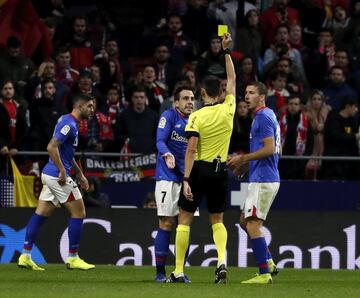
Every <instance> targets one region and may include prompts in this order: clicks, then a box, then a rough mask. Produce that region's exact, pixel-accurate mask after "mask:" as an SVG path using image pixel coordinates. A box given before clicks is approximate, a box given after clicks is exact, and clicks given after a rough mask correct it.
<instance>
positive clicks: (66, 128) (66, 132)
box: [60, 125, 70, 136]
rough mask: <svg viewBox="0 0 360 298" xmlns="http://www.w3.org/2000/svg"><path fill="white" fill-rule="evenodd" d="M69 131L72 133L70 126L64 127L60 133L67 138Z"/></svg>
mask: <svg viewBox="0 0 360 298" xmlns="http://www.w3.org/2000/svg"><path fill="white" fill-rule="evenodd" d="M69 131H70V126H69V125H65V126H63V128H62V129H61V130H60V132H61V133H62V134H63V135H64V136H66V135H67V134H68V132H69Z"/></svg>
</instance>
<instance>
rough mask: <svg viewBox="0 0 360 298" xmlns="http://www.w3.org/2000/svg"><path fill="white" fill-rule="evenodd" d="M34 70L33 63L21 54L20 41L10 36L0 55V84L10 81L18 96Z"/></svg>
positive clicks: (21, 93)
mask: <svg viewBox="0 0 360 298" xmlns="http://www.w3.org/2000/svg"><path fill="white" fill-rule="evenodd" d="M34 70H35V66H34V63H33V62H32V61H31V60H30V59H28V58H27V57H25V56H24V55H23V54H22V53H21V41H20V40H19V39H18V38H16V37H14V36H10V37H9V38H8V39H7V42H6V49H4V50H3V51H2V52H1V53H0V82H4V81H5V80H11V81H12V82H13V84H14V86H15V87H16V89H17V94H18V95H19V96H22V95H23V91H24V88H25V85H26V84H27V82H28V81H29V80H30V78H31V76H32V75H33V72H34Z"/></svg>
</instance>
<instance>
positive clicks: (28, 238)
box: [22, 213, 47, 254]
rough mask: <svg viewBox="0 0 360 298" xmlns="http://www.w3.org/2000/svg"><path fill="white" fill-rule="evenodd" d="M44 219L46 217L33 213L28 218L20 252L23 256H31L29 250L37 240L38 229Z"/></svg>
mask: <svg viewBox="0 0 360 298" xmlns="http://www.w3.org/2000/svg"><path fill="white" fill-rule="evenodd" d="M46 219H47V217H46V216H42V215H39V214H37V213H34V214H33V215H32V217H31V218H30V220H29V223H28V225H27V228H26V235H25V241H24V246H23V250H22V253H23V254H31V250H32V247H33V245H34V242H35V240H36V238H37V235H38V232H39V229H40V227H41V225H42V224H43V223H44V221H45V220H46Z"/></svg>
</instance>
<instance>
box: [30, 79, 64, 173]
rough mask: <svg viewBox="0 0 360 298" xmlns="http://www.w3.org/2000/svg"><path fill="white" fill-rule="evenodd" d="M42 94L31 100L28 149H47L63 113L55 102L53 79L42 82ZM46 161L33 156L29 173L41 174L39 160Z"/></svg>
mask: <svg viewBox="0 0 360 298" xmlns="http://www.w3.org/2000/svg"><path fill="white" fill-rule="evenodd" d="M40 94H41V95H40V97H36V96H33V97H32V98H31V100H30V101H29V111H30V131H29V134H28V135H27V138H26V140H27V142H26V145H27V146H26V147H27V148H26V149H28V150H34V151H46V148H47V145H48V143H49V140H50V139H51V137H52V135H53V132H54V128H55V125H56V123H57V120H58V119H59V117H60V116H61V114H62V111H61V110H59V109H58V108H57V107H56V105H55V102H54V101H55V94H56V87H55V83H54V82H53V81H52V80H51V79H45V80H43V81H42V82H41V90H40ZM44 161H45V160H44V159H42V158H33V159H32V168H31V169H30V172H29V174H34V175H35V176H40V164H39V162H44Z"/></svg>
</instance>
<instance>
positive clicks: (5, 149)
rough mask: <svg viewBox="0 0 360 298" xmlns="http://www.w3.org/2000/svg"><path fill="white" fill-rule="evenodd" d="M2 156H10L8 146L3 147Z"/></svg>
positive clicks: (0, 150)
mask: <svg viewBox="0 0 360 298" xmlns="http://www.w3.org/2000/svg"><path fill="white" fill-rule="evenodd" d="M0 154H2V155H6V154H9V148H8V146H3V147H2V148H1V149H0Z"/></svg>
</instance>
